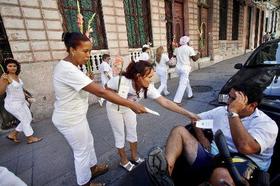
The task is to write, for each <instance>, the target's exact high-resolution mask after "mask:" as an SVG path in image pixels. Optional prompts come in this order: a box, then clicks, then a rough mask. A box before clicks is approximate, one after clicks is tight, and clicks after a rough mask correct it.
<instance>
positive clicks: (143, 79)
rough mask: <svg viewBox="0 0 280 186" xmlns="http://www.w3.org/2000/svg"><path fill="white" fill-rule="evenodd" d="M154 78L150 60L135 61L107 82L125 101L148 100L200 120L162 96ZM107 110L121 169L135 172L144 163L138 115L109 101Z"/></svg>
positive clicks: (109, 87)
mask: <svg viewBox="0 0 280 186" xmlns="http://www.w3.org/2000/svg"><path fill="white" fill-rule="evenodd" d="M153 75H154V69H153V66H152V65H151V64H150V63H149V62H148V61H139V62H137V63H135V62H133V61H132V62H131V63H130V64H129V65H128V67H127V69H126V72H125V73H124V74H123V75H121V76H115V77H113V78H111V79H110V80H109V81H108V82H107V88H108V89H109V90H112V91H116V92H118V94H119V95H120V96H122V97H123V98H126V99H128V100H132V101H135V102H137V101H139V100H140V99H142V98H147V97H148V98H150V99H152V100H154V101H156V102H157V103H158V104H160V105H161V106H162V107H164V108H166V109H168V110H171V111H173V112H177V113H179V114H182V115H184V116H186V117H188V118H190V119H191V120H197V118H196V115H195V114H193V113H192V112H189V111H187V110H185V109H184V108H182V107H179V106H178V105H177V104H175V103H174V102H172V101H170V100H168V99H166V98H165V97H163V96H161V95H160V93H159V92H158V91H157V89H156V88H155V87H154V85H153V84H152V83H151V79H152V77H153ZM106 109H107V116H108V119H109V121H110V124H111V127H112V130H113V134H114V138H115V146H116V148H117V149H118V153H119V156H120V166H122V167H123V168H125V169H126V170H127V171H131V170H132V169H133V168H134V167H135V165H137V164H139V163H141V162H143V161H144V160H143V159H142V158H140V157H139V156H138V154H137V131H136V126H137V121H136V114H135V113H133V112H132V111H131V110H130V109H129V108H126V107H121V106H118V105H115V104H113V103H111V102H107V104H106ZM125 129H126V136H125ZM125 139H126V140H127V141H128V142H129V144H130V150H131V161H129V160H128V158H127V155H126V153H125V149H124V145H125Z"/></svg>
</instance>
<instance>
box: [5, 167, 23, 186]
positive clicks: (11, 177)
mask: <svg viewBox="0 0 280 186" xmlns="http://www.w3.org/2000/svg"><path fill="white" fill-rule="evenodd" d="M0 185H1V186H27V185H26V184H25V183H24V182H23V181H22V180H21V179H20V178H18V177H17V176H16V175H15V174H14V173H12V172H11V171H9V170H8V169H7V168H6V167H2V166H0Z"/></svg>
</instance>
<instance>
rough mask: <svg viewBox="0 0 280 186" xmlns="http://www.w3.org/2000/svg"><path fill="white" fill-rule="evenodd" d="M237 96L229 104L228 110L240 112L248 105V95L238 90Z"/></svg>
mask: <svg viewBox="0 0 280 186" xmlns="http://www.w3.org/2000/svg"><path fill="white" fill-rule="evenodd" d="M235 96H236V97H235V99H234V100H233V101H232V102H231V103H230V104H229V105H228V111H229V112H235V113H237V114H238V113H240V111H242V110H243V109H244V108H245V107H246V105H247V103H248V97H247V96H246V95H244V94H243V92H240V91H236V92H235Z"/></svg>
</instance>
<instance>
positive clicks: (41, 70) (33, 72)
mask: <svg viewBox="0 0 280 186" xmlns="http://www.w3.org/2000/svg"><path fill="white" fill-rule="evenodd" d="M0 13H1V16H2V19H3V22H4V26H5V28H6V32H7V36H8V39H9V42H10V46H11V50H12V53H13V56H14V58H15V59H17V60H18V61H19V62H20V63H21V65H22V73H21V74H20V78H21V79H22V80H23V82H24V84H25V88H26V89H27V90H29V91H30V92H31V93H33V94H34V96H35V98H36V100H37V101H36V102H35V103H34V104H33V105H32V109H31V110H32V112H33V114H34V116H35V119H42V118H45V117H48V116H50V114H51V112H52V109H53V100H54V95H53V88H52V72H53V67H54V64H55V62H57V61H58V60H59V59H61V58H63V57H64V56H65V49H64V48H65V47H64V44H63V42H61V34H62V22H61V16H60V13H59V11H58V5H57V1H56V0H1V1H0Z"/></svg>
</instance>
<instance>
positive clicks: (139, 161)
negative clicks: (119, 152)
mask: <svg viewBox="0 0 280 186" xmlns="http://www.w3.org/2000/svg"><path fill="white" fill-rule="evenodd" d="M144 161H145V159H143V158H140V157H138V158H137V160H136V161H131V162H132V163H133V164H135V165H138V164H140V163H142V162H144Z"/></svg>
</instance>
